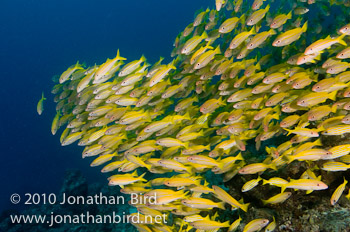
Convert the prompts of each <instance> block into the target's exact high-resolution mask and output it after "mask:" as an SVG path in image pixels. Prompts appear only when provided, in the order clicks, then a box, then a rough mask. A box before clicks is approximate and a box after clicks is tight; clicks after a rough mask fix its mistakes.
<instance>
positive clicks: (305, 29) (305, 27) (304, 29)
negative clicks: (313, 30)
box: [301, 21, 307, 32]
mask: <svg viewBox="0 0 350 232" xmlns="http://www.w3.org/2000/svg"><path fill="white" fill-rule="evenodd" d="M301 31H302V32H306V31H307V21H306V22H305V23H304V25H303V27H302V28H301Z"/></svg>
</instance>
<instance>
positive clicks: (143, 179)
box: [139, 172, 147, 182]
mask: <svg viewBox="0 0 350 232" xmlns="http://www.w3.org/2000/svg"><path fill="white" fill-rule="evenodd" d="M146 173H147V172H145V173H143V174H142V175H141V176H140V177H139V179H140V181H144V182H147V180H146V179H145V178H143V177H144V176H145V175H146Z"/></svg>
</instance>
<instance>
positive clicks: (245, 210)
mask: <svg viewBox="0 0 350 232" xmlns="http://www.w3.org/2000/svg"><path fill="white" fill-rule="evenodd" d="M249 205H250V203H247V204H243V205H242V206H241V209H242V210H243V211H244V212H247V211H248V207H249Z"/></svg>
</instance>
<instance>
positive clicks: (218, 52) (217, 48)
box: [214, 45, 221, 54]
mask: <svg viewBox="0 0 350 232" xmlns="http://www.w3.org/2000/svg"><path fill="white" fill-rule="evenodd" d="M214 52H215V53H216V54H220V53H221V50H220V45H218V46H217V47H216V48H215V50H214Z"/></svg>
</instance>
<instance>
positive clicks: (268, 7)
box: [265, 4, 270, 12]
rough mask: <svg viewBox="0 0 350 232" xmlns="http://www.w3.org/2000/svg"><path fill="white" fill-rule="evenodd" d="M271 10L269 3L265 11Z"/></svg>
mask: <svg viewBox="0 0 350 232" xmlns="http://www.w3.org/2000/svg"><path fill="white" fill-rule="evenodd" d="M269 10H270V4H268V5H267V6H266V8H265V12H268V11H269Z"/></svg>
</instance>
